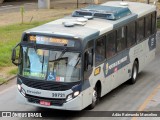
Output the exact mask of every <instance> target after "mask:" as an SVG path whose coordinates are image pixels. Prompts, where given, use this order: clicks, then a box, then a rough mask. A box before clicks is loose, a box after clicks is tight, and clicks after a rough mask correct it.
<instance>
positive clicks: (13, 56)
mask: <svg viewBox="0 0 160 120" xmlns="http://www.w3.org/2000/svg"><path fill="white" fill-rule="evenodd" d="M11 59H12V61H15V60H16V50H15V49H13V50H12V58H11Z"/></svg>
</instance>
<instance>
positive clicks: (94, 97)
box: [89, 86, 99, 110]
mask: <svg viewBox="0 0 160 120" xmlns="http://www.w3.org/2000/svg"><path fill="white" fill-rule="evenodd" d="M98 101H99V93H98V88H97V86H96V87H95V88H94V90H93V93H92V103H91V104H90V105H89V109H90V110H91V109H93V108H94V107H95V106H96V104H97V103H98Z"/></svg>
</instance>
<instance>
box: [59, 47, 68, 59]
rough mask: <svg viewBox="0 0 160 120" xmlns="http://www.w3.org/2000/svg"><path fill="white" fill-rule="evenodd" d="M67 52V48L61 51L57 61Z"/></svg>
mask: <svg viewBox="0 0 160 120" xmlns="http://www.w3.org/2000/svg"><path fill="white" fill-rule="evenodd" d="M66 51H67V47H65V48H64V50H63V51H62V53H61V54H60V56H59V57H58V58H57V59H60V58H62V56H63V55H64V54H65V53H66Z"/></svg>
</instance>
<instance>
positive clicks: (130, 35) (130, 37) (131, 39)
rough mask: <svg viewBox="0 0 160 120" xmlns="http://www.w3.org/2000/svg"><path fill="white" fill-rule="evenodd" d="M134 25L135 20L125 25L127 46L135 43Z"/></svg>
mask: <svg viewBox="0 0 160 120" xmlns="http://www.w3.org/2000/svg"><path fill="white" fill-rule="evenodd" d="M135 30H136V26H135V22H133V23H130V24H129V25H127V47H131V46H132V45H134V44H135V43H136V31H135Z"/></svg>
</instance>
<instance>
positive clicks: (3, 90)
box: [0, 85, 16, 95]
mask: <svg viewBox="0 0 160 120" xmlns="http://www.w3.org/2000/svg"><path fill="white" fill-rule="evenodd" d="M14 87H16V85H13V86H11V87H9V88H7V89H5V90H3V91H1V92H0V95H1V94H3V93H5V92H7V91H9V90H10V89H13V88H14Z"/></svg>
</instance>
